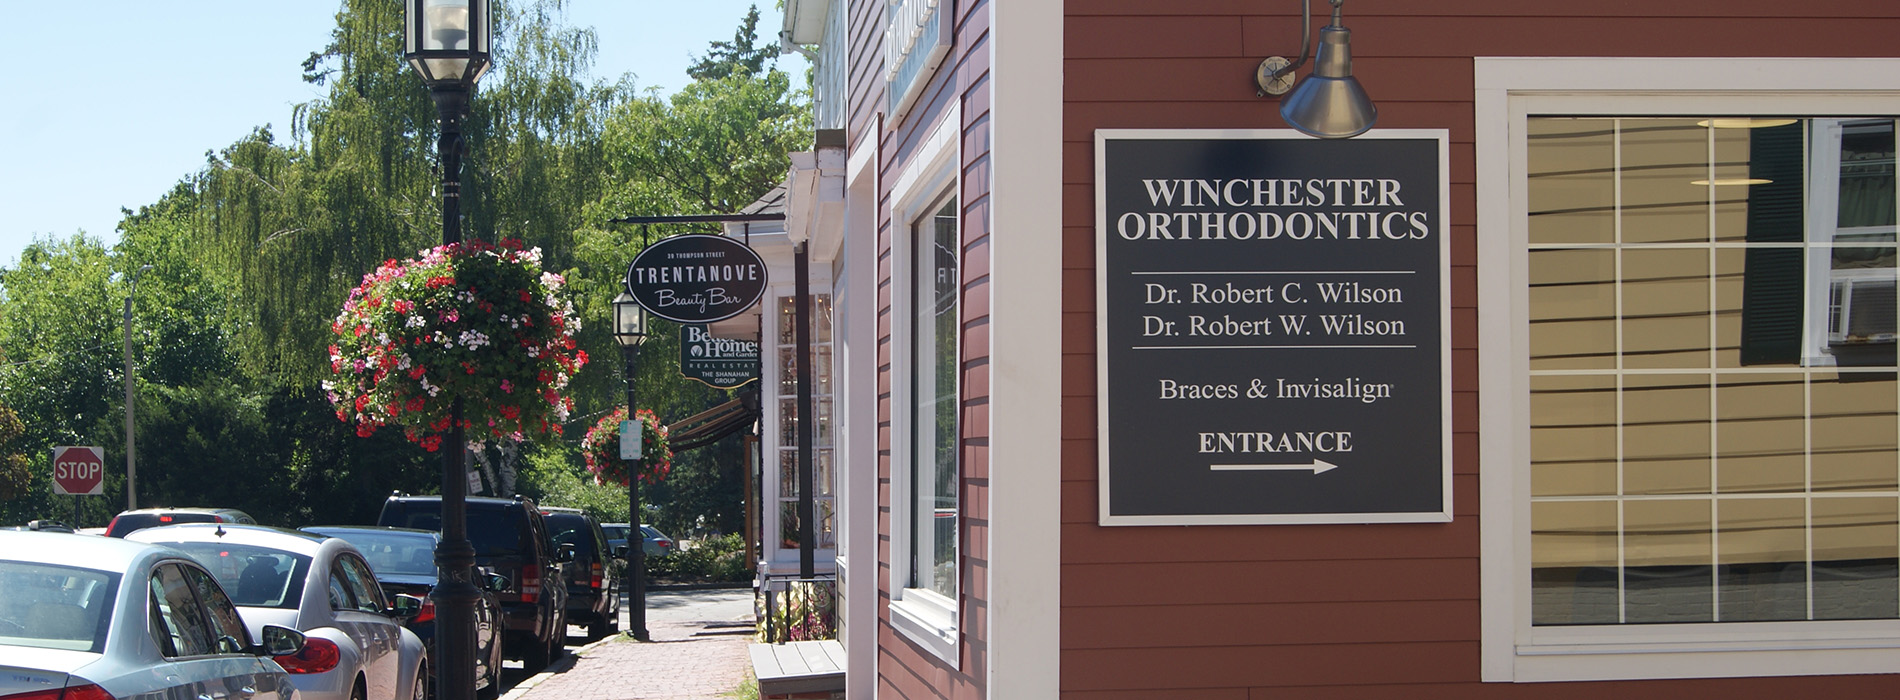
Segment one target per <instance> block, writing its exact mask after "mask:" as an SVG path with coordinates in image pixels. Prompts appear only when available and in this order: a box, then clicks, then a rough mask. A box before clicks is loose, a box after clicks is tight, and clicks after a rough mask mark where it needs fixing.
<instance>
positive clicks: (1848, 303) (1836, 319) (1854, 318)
mask: <svg viewBox="0 0 1900 700" xmlns="http://www.w3.org/2000/svg"><path fill="white" fill-rule="evenodd" d="M1833 287H1834V289H1833V297H1834V298H1833V299H1832V300H1831V301H1832V302H1833V303H1832V304H1831V305H1830V306H1832V307H1833V308H1832V309H1831V311H1832V313H1831V316H1833V318H1830V319H1828V327H1829V333H1828V344H1829V345H1859V344H1863V343H1891V342H1894V338H1895V331H1896V325H1900V324H1896V322H1895V318H1896V317H1895V314H1896V308H1895V299H1894V279H1893V278H1892V277H1888V278H1886V279H1877V278H1876V279H1852V280H1836V281H1835V282H1834V285H1833Z"/></svg>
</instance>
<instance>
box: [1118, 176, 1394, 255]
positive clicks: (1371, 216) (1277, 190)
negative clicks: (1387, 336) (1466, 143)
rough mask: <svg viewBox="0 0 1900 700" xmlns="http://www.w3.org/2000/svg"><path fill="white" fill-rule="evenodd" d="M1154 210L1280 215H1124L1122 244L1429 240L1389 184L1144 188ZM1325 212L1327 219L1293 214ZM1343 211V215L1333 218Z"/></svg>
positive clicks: (1187, 183) (1172, 182)
mask: <svg viewBox="0 0 1900 700" xmlns="http://www.w3.org/2000/svg"><path fill="white" fill-rule="evenodd" d="M1141 183H1142V185H1143V186H1144V187H1145V188H1146V189H1147V194H1148V203H1149V204H1150V205H1152V206H1154V207H1158V208H1159V207H1167V208H1170V209H1179V208H1183V207H1208V208H1216V207H1218V208H1224V209H1235V208H1251V209H1262V208H1270V209H1278V210H1282V211H1231V210H1229V211H1201V212H1183V211H1150V212H1134V211H1131V212H1127V213H1124V214H1122V215H1121V216H1120V217H1118V218H1117V219H1116V220H1115V234H1116V235H1118V236H1120V237H1122V238H1123V239H1125V240H1130V241H1135V240H1141V239H1144V238H1145V239H1148V240H1184V241H1185V240H1203V241H1218V240H1229V239H1232V240H1240V241H1245V240H1262V241H1270V240H1277V239H1281V238H1285V239H1288V240H1395V241H1396V240H1414V239H1423V238H1429V237H1430V236H1431V230H1432V229H1431V220H1430V216H1429V214H1428V213H1427V212H1425V211H1419V210H1409V209H1405V208H1404V207H1405V202H1404V201H1403V200H1402V199H1400V197H1399V181H1397V180H1392V179H1383V178H1381V179H1346V178H1334V179H1313V180H1299V179H1236V180H1219V179H1213V180H1200V179H1194V180H1188V179H1160V180H1142V181H1141ZM1301 207H1305V208H1309V209H1318V208H1327V209H1328V211H1317V210H1305V209H1302V210H1298V211H1284V210H1286V209H1295V208H1301ZM1336 209H1345V211H1334V210H1336Z"/></svg>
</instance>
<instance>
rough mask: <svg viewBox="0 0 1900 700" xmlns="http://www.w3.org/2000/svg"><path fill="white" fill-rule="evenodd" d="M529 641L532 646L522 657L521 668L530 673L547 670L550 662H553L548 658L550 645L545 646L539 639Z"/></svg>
mask: <svg viewBox="0 0 1900 700" xmlns="http://www.w3.org/2000/svg"><path fill="white" fill-rule="evenodd" d="M527 641H528V643H529V645H530V646H529V647H528V648H527V650H526V651H525V653H523V654H522V656H521V667H522V668H523V669H526V670H527V671H528V672H529V673H537V672H539V671H540V670H541V669H544V668H547V667H548V662H549V661H552V660H553V659H552V658H550V657H549V656H548V651H549V645H547V644H543V643H542V642H541V640H539V639H532V638H530V639H528V640H527Z"/></svg>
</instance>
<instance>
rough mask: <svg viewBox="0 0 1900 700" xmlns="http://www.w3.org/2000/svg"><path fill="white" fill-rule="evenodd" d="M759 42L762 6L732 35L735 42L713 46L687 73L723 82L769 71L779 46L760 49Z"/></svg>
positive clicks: (744, 20)
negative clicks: (727, 78) (733, 77)
mask: <svg viewBox="0 0 1900 700" xmlns="http://www.w3.org/2000/svg"><path fill="white" fill-rule="evenodd" d="M758 41H759V6H757V5H753V6H752V8H751V9H750V10H748V11H747V12H746V15H745V19H743V20H740V21H739V29H738V31H735V32H733V33H732V41H715V42H712V48H711V50H709V51H707V52H706V55H705V56H704V57H703V58H700V59H698V61H697V62H695V63H694V64H693V65H692V66H690V67H688V68H687V69H686V75H688V76H691V77H692V78H693V79H694V80H719V79H722V78H725V77H727V76H730V75H733V74H735V73H737V74H741V75H744V76H747V77H751V76H755V75H758V74H759V73H761V72H763V71H764V70H765V62H766V61H769V60H771V59H772V58H773V57H774V56H777V55H778V50H777V47H776V46H772V45H766V46H756V44H757V43H758Z"/></svg>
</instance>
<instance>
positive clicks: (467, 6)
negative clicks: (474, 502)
mask: <svg viewBox="0 0 1900 700" xmlns="http://www.w3.org/2000/svg"><path fill="white" fill-rule="evenodd" d="M490 36H491V32H490V22H489V14H488V0H405V2H404V7H403V58H405V59H408V61H409V64H410V65H411V66H414V67H415V69H416V73H417V74H419V75H421V76H422V82H423V84H424V85H426V86H428V88H429V96H430V97H432V98H433V99H434V100H435V111H436V126H437V137H436V152H437V157H438V158H439V159H440V162H441V165H442V244H443V245H449V244H452V243H459V242H461V240H462V209H461V196H462V149H463V141H462V117H463V115H465V114H466V113H467V112H468V100H469V96H470V95H471V94H473V93H474V92H475V81H477V80H480V79H481V77H482V74H483V73H486V72H488V66H489V44H490ZM449 411H450V414H449V417H450V428H449V434H448V435H447V436H445V440H444V442H445V443H446V445H445V447H446V448H447V449H444V450H443V455H442V540H441V541H440V542H439V543H437V545H436V549H435V565H436V572H437V573H436V583H435V590H433V591H431V592H430V593H429V597H430V598H431V599H432V600H433V601H434V602H435V610H436V622H435V639H436V665H435V697H437V698H442V699H443V700H473V698H474V697H475V605H476V603H477V602H478V601H480V600H481V590H480V589H478V588H476V587H475V582H474V570H475V547H474V545H472V544H470V543H469V541H468V452H467V450H468V443H467V441H466V438H465V436H464V435H463V433H462V399H461V397H456V398H455V401H454V402H453V403H452V404H451V405H450V409H449ZM517 583H519V582H517ZM555 634H557V635H561V639H562V640H563V641H565V640H566V635H567V632H566V631H565V630H557V631H556V632H555Z"/></svg>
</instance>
